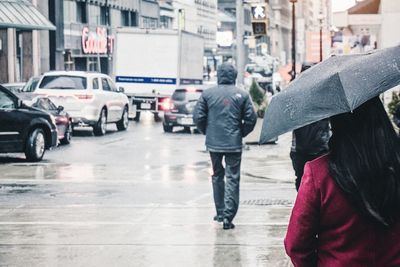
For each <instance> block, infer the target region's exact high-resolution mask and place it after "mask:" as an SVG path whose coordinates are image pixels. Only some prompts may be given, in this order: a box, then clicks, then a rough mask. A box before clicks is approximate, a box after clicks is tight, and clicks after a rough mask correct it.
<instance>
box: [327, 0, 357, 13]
mask: <svg viewBox="0 0 400 267" xmlns="http://www.w3.org/2000/svg"><path fill="white" fill-rule="evenodd" d="M354 2H355V1H354V0H332V9H333V12H337V11H343V10H346V9H348V8H349V7H351V6H353V5H354Z"/></svg>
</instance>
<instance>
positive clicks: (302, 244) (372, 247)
mask: <svg viewBox="0 0 400 267" xmlns="http://www.w3.org/2000/svg"><path fill="white" fill-rule="evenodd" d="M331 127H332V137H331V139H330V141H329V150H330V151H329V154H327V155H325V156H322V157H320V158H318V159H316V160H314V161H311V162H308V163H307V164H306V167H305V171H304V176H303V178H302V182H301V186H300V190H299V193H298V196H297V199H296V203H295V205H294V208H293V211H292V215H291V218H290V222H289V226H288V231H287V234H286V238H285V248H286V252H287V254H288V255H289V256H290V258H291V260H292V262H293V264H294V265H295V266H296V267H297V266H301V267H303V266H323V267H330V266H344V267H359V266H360V267H361V266H362V267H366V266H371V267H389V266H393V267H394V266H400V143H399V139H398V138H397V136H396V132H395V130H394V129H393V126H392V124H391V122H390V119H389V117H388V116H387V114H386V111H385V109H384V107H383V105H382V103H381V101H380V100H379V98H378V97H376V98H374V99H371V100H369V101H368V102H366V103H364V104H363V105H361V106H360V107H359V108H357V109H356V110H354V112H353V113H345V114H340V115H337V116H334V117H332V118H331Z"/></svg>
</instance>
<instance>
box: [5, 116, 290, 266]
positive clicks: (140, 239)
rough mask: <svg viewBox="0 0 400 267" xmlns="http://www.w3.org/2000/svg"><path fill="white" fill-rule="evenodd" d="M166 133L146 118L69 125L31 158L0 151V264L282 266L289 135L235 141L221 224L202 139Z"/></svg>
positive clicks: (287, 206) (287, 212)
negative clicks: (235, 204) (122, 123)
mask: <svg viewBox="0 0 400 267" xmlns="http://www.w3.org/2000/svg"><path fill="white" fill-rule="evenodd" d="M260 127H261V121H259V122H258V125H257V127H256V128H257V130H256V131H255V133H254V134H253V135H251V136H250V137H249V138H248V139H246V141H247V142H249V143H252V142H254V141H256V140H257V138H258V136H257V135H258V134H259V133H258V132H259V130H260ZM177 130H178V131H175V133H172V134H165V133H163V131H162V125H161V123H155V122H153V120H152V117H151V116H150V114H147V116H143V118H142V121H141V122H140V123H135V122H133V121H131V122H130V126H129V129H128V131H127V132H117V130H116V127H115V125H109V126H108V133H107V135H106V136H104V137H94V136H92V133H91V131H88V130H86V129H79V130H78V132H77V134H76V135H75V136H74V138H73V140H72V143H71V145H69V146H61V147H58V148H56V149H54V150H53V151H48V152H47V153H46V155H45V158H44V160H43V161H42V162H39V163H27V162H25V159H24V156H23V154H9V155H7V154H2V155H1V156H0V173H1V178H0V179H1V181H0V202H1V203H2V205H1V207H0V259H1V260H0V262H1V264H0V265H2V266H291V265H290V261H289V259H288V258H287V257H286V254H285V252H284V248H283V237H284V235H285V232H286V227H287V222H288V218H289V215H290V210H291V207H292V205H293V201H294V198H295V190H294V184H293V180H294V174H293V171H292V168H291V162H290V159H289V149H290V142H291V135H290V133H289V134H286V135H283V136H281V137H280V138H279V140H278V142H277V144H271V145H264V146H258V145H248V146H246V149H245V150H244V153H243V161H242V181H241V192H240V193H241V196H240V197H241V205H240V208H239V212H238V215H237V217H236V218H235V221H234V222H235V224H236V228H235V229H233V230H229V231H224V230H222V226H221V225H219V224H217V223H215V222H213V220H212V218H213V216H214V215H215V210H214V206H213V205H214V204H213V199H212V191H211V190H212V187H211V181H210V174H211V166H210V161H209V155H208V153H207V152H206V151H205V146H204V137H203V136H202V135H200V134H195V133H193V132H192V133H191V134H189V133H186V132H183V131H179V129H177Z"/></svg>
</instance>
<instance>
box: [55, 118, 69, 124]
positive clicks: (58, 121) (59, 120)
mask: <svg viewBox="0 0 400 267" xmlns="http://www.w3.org/2000/svg"><path fill="white" fill-rule="evenodd" d="M67 122H68V118H67V117H56V123H57V124H58V123H67Z"/></svg>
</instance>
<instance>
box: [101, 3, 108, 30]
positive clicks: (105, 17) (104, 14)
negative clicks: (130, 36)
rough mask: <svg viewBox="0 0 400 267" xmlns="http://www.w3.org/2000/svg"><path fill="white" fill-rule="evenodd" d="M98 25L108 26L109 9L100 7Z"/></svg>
mask: <svg viewBox="0 0 400 267" xmlns="http://www.w3.org/2000/svg"><path fill="white" fill-rule="evenodd" d="M100 24H101V25H110V8H109V7H106V6H102V7H100Z"/></svg>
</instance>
